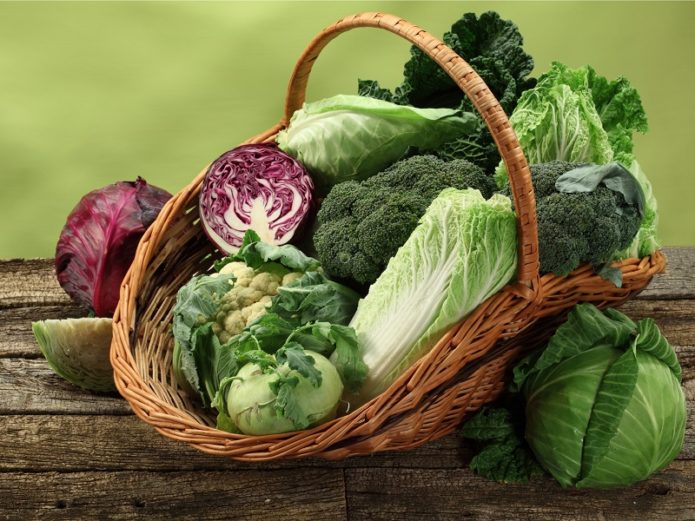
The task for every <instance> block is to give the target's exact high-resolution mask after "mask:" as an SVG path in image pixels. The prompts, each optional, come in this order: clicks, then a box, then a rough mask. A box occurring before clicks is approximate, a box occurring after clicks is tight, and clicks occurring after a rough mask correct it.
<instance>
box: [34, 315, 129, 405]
mask: <svg viewBox="0 0 695 521" xmlns="http://www.w3.org/2000/svg"><path fill="white" fill-rule="evenodd" d="M31 329H32V331H33V332H34V336H35V337H36V341H37V342H38V344H39V348H40V349H41V353H42V354H43V356H44V357H45V358H46V361H47V362H48V365H49V366H50V367H51V369H53V370H54V371H55V372H56V373H57V374H58V375H60V376H61V377H63V378H64V379H66V380H67V381H68V382H70V383H73V384H75V385H79V386H80V387H82V388H84V389H88V390H91V391H99V392H108V391H115V390H116V385H115V384H114V381H113V369H112V368H111V363H110V362H109V349H110V347H111V319H110V318H68V319H64V320H41V321H38V322H32V324H31Z"/></svg>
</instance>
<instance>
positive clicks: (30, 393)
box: [0, 358, 131, 415]
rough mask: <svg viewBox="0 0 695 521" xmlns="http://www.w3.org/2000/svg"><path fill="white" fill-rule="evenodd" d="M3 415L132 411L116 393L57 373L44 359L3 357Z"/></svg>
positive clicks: (0, 376) (0, 381) (0, 370)
mask: <svg viewBox="0 0 695 521" xmlns="http://www.w3.org/2000/svg"><path fill="white" fill-rule="evenodd" d="M2 414H131V410H130V406H129V405H128V403H127V402H126V401H125V400H123V399H122V398H121V397H120V396H118V395H117V394H115V393H114V394H96V393H91V392H88V391H84V390H83V389H81V388H79V387H77V386H74V385H72V384H70V383H68V382H66V381H65V380H63V379H62V378H61V377H59V376H58V375H56V374H55V373H54V372H53V371H52V370H51V368H50V367H48V364H47V363H46V361H45V360H43V359H40V360H38V359H37V360H25V359H21V358H5V359H0V415H2Z"/></svg>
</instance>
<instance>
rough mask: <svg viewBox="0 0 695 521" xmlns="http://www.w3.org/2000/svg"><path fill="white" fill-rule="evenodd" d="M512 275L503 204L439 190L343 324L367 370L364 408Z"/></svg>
mask: <svg viewBox="0 0 695 521" xmlns="http://www.w3.org/2000/svg"><path fill="white" fill-rule="evenodd" d="M515 268H516V218H515V215H514V213H513V211H512V208H511V201H510V199H509V198H507V197H504V196H502V195H500V194H495V195H493V196H492V197H491V198H490V199H489V200H485V199H484V198H483V197H482V195H481V194H480V192H479V191H478V190H472V189H468V190H457V189H453V188H448V189H445V190H444V191H442V192H441V194H440V195H439V196H438V197H437V198H436V199H435V200H434V201H433V202H432V204H431V205H430V207H429V208H428V209H427V211H426V212H425V215H424V216H423V217H422V219H421V221H420V224H419V225H418V226H417V228H416V229H415V231H414V232H413V233H412V234H411V235H410V238H409V239H408V240H407V242H406V243H405V244H404V245H403V246H402V247H401V248H400V249H399V250H398V253H396V255H395V257H393V258H392V259H391V261H390V262H389V264H388V267H387V268H386V270H385V271H384V272H383V273H382V274H381V276H380V277H379V279H378V280H377V281H376V282H375V283H374V284H372V286H371V287H370V288H369V293H368V295H367V296H366V297H365V298H364V299H363V300H361V301H360V303H359V305H358V308H357V313H356V314H355V316H354V317H353V319H352V322H351V323H350V325H351V326H352V327H353V328H354V329H355V331H356V333H357V338H358V340H359V344H360V350H361V352H362V355H363V359H364V362H365V364H366V365H367V367H368V373H367V379H366V381H365V383H364V385H363V386H362V387H361V389H360V393H359V396H356V397H353V398H352V399H351V401H353V402H354V403H355V404H357V403H364V402H365V401H367V400H369V399H371V398H373V397H375V396H376V395H378V394H379V393H380V392H382V391H383V390H384V389H386V388H387V387H388V386H389V385H390V384H391V383H392V382H393V381H394V380H395V379H396V378H397V377H398V376H400V374H402V373H403V371H405V370H406V369H407V368H408V367H410V366H411V365H412V364H413V363H414V362H415V361H416V360H417V359H418V358H420V357H421V356H422V355H424V354H425V353H426V352H427V351H429V349H431V348H432V346H433V345H434V344H435V343H436V341H437V340H438V339H439V338H440V336H441V335H442V334H443V333H444V332H445V331H446V330H447V329H448V328H449V327H451V326H452V325H453V324H455V323H456V322H458V321H459V320H461V319H462V318H463V317H465V316H466V315H468V314H469V313H470V312H471V311H473V310H474V309H475V308H476V307H477V306H478V305H479V304H480V303H481V302H483V301H484V300H485V299H487V298H488V297H490V296H491V295H493V294H495V293H496V292H497V291H499V289H500V288H502V287H503V286H504V285H505V284H507V283H508V282H509V281H510V280H511V279H512V277H513V275H514V270H515Z"/></svg>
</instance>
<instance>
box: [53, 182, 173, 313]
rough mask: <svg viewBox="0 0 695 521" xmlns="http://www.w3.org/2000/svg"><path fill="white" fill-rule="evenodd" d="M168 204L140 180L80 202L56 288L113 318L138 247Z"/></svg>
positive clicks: (62, 249) (68, 227)
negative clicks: (121, 286)
mask: <svg viewBox="0 0 695 521" xmlns="http://www.w3.org/2000/svg"><path fill="white" fill-rule="evenodd" d="M169 198H171V194H170V193H169V192H167V191H165V190H162V189H161V188H157V187H156V186H152V185H148V184H147V183H146V182H145V180H144V179H142V178H141V177H138V178H137V180H136V181H135V182H131V181H122V182H119V183H114V184H111V185H108V186H105V187H103V188H99V189H97V190H94V191H92V192H89V193H88V194H87V195H85V196H84V197H83V198H82V199H80V202H79V203H77V206H75V208H73V210H72V212H70V215H68V220H67V222H66V223H65V226H64V227H63V231H62V232H61V233H60V239H59V240H58V245H57V247H56V258H55V268H56V275H57V277H58V282H59V283H60V285H61V286H62V287H63V289H64V290H65V291H66V292H67V293H68V295H70V296H71V297H72V299H73V300H75V301H76V302H77V303H79V304H82V305H84V306H87V307H89V308H90V309H91V310H92V311H94V313H95V315H96V316H98V317H110V316H111V315H113V312H114V311H115V309H116V304H117V303H118V294H119V289H120V285H121V282H122V281H123V277H124V276H125V274H126V272H127V271H128V268H129V266H130V263H131V262H132V261H133V257H134V256H135V249H136V248H137V245H138V242H139V241H140V238H141V237H142V235H143V233H145V230H146V229H147V227H148V226H149V225H150V224H152V222H153V221H154V220H155V218H156V217H157V214H158V213H159V211H160V210H161V209H162V206H164V203H165V202H166V201H167V200H169Z"/></svg>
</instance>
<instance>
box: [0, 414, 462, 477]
mask: <svg viewBox="0 0 695 521" xmlns="http://www.w3.org/2000/svg"><path fill="white" fill-rule="evenodd" d="M0 454H2V455H3V457H2V458H0V471H42V472H46V471H60V472H68V471H69V472H75V471H86V470H147V471H173V470H180V471H183V470H224V469H275V468H295V467H317V466H318V467H336V468H342V467H344V466H359V465H363V466H381V467H419V468H458V467H461V465H462V464H463V462H464V461H468V459H469V458H470V456H471V455H472V454H471V453H470V451H469V450H467V449H466V448H465V446H464V445H463V444H462V443H461V440H459V439H457V438H456V437H455V436H451V437H447V438H445V439H443V440H440V441H437V442H434V443H429V444H427V445H425V446H423V447H420V448H418V449H414V450H412V451H408V452H407V453H402V454H401V453H398V454H393V453H389V454H379V455H375V456H371V457H366V458H352V459H348V460H346V461H343V462H332V461H327V460H323V459H318V458H310V459H301V460H286V461H275V462H268V463H260V464H257V463H245V462H237V461H233V460H230V459H227V458H222V457H218V456H212V455H209V454H205V453H203V452H200V451H198V450H196V449H193V448H192V447H190V446H189V445H187V444H185V443H181V442H177V441H173V440H170V439H168V438H165V437H164V436H162V435H160V434H159V433H157V432H156V431H155V430H154V429H153V428H152V427H150V426H149V425H147V424H145V423H144V422H142V421H140V420H139V419H138V418H136V417H135V416H126V417H119V416H68V415H65V416H63V415H61V416H47V415H44V416H42V415H11V416H0ZM57 454H59V455H60V457H56V455H57ZM125 455H127V457H125Z"/></svg>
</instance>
